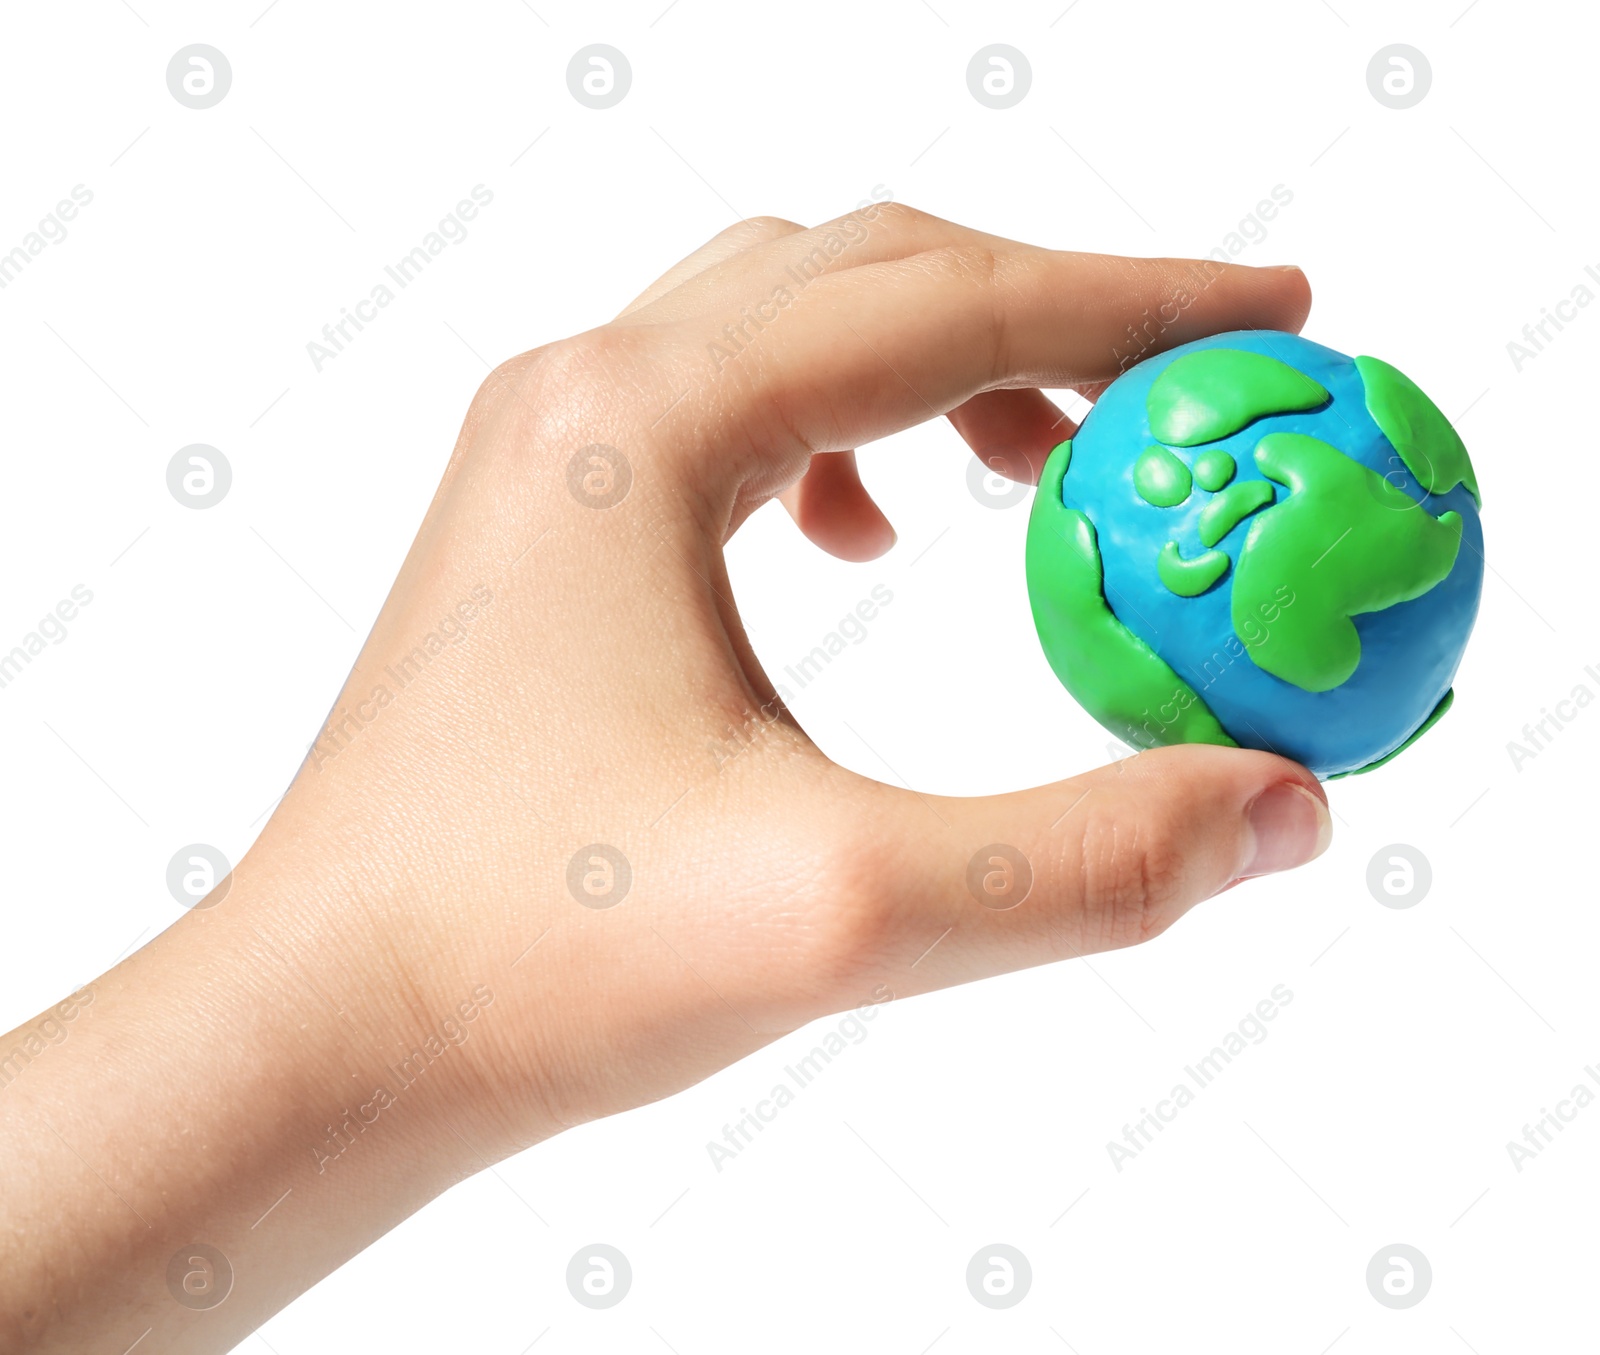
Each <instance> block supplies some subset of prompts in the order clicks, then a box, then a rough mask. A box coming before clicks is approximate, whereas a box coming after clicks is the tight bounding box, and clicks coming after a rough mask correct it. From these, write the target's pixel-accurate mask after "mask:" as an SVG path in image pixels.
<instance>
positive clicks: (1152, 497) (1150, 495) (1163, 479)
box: [1133, 447, 1193, 508]
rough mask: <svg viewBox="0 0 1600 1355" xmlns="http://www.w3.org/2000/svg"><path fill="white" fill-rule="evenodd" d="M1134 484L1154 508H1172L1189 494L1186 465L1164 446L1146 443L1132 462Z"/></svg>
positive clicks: (1189, 485)
mask: <svg viewBox="0 0 1600 1355" xmlns="http://www.w3.org/2000/svg"><path fill="white" fill-rule="evenodd" d="M1133 487H1134V488H1135V489H1136V490H1138V491H1139V497H1140V498H1141V499H1143V500H1144V501H1145V502H1146V503H1148V504H1154V505H1155V506H1156V507H1157V508H1175V507H1176V506H1177V505H1178V504H1180V503H1182V502H1183V501H1184V500H1185V499H1187V498H1188V497H1189V490H1190V489H1191V488H1193V482H1192V481H1191V480H1190V478H1189V468H1188V467H1187V466H1186V465H1184V464H1183V462H1182V461H1180V460H1178V458H1177V457H1176V456H1174V455H1173V454H1172V453H1171V452H1170V451H1168V450H1167V448H1165V447H1146V448H1145V449H1144V451H1142V452H1140V453H1139V459H1138V460H1137V461H1135V462H1134V463H1133Z"/></svg>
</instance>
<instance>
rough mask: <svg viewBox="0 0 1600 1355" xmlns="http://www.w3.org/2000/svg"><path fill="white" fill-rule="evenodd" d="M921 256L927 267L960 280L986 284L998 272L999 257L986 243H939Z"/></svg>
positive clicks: (994, 277)
mask: <svg viewBox="0 0 1600 1355" xmlns="http://www.w3.org/2000/svg"><path fill="white" fill-rule="evenodd" d="M922 258H923V260H924V262H925V264H926V266H927V267H929V268H931V269H935V270H937V271H938V272H940V273H943V274H945V275H946V276H948V277H951V278H953V279H955V280H957V281H961V282H973V283H978V284H981V285H984V286H987V285H989V284H990V283H992V282H994V281H995V279H996V277H997V276H998V274H999V268H1000V264H999V258H998V256H997V255H996V254H995V252H994V250H993V249H992V248H990V247H989V246H988V245H980V244H975V243H971V242H964V243H962V244H958V245H940V246H939V247H938V248H937V249H931V250H929V251H928V252H927V253H926V254H924V255H923V256H922Z"/></svg>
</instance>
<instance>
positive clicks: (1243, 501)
mask: <svg viewBox="0 0 1600 1355" xmlns="http://www.w3.org/2000/svg"><path fill="white" fill-rule="evenodd" d="M1273 497H1274V496H1273V492H1272V486H1271V485H1269V484H1268V483H1267V482H1266V481H1265V480H1240V481H1239V482H1238V483H1237V484H1232V485H1229V486H1228V487H1227V488H1226V489H1225V490H1223V491H1222V493H1220V494H1218V495H1217V497H1216V498H1214V499H1212V500H1211V502H1210V503H1208V504H1207V505H1206V506H1205V507H1204V508H1202V509H1201V510H1200V544H1201V545H1203V546H1214V545H1216V544H1217V542H1219V541H1221V540H1222V538H1223V537H1225V536H1226V535H1227V534H1228V533H1229V532H1231V531H1232V530H1233V529H1234V528H1235V527H1237V526H1238V525H1239V524H1240V523H1241V522H1243V521H1244V520H1245V519H1246V518H1247V517H1249V516H1250V514H1252V513H1253V512H1255V511H1256V509H1258V508H1265V507H1266V506H1267V505H1268V504H1269V503H1271V502H1272V500H1273Z"/></svg>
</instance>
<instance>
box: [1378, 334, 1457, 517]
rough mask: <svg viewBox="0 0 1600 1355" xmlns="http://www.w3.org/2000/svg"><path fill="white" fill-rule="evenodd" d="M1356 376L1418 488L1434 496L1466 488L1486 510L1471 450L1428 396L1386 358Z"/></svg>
mask: <svg viewBox="0 0 1600 1355" xmlns="http://www.w3.org/2000/svg"><path fill="white" fill-rule="evenodd" d="M1356 371H1358V372H1359V373H1360V374H1361V384H1362V385H1363V386H1364V387H1365V388H1366V393H1367V413H1368V414H1370V415H1372V421H1373V422H1374V423H1375V424H1377V425H1378V427H1379V428H1380V429H1381V430H1382V432H1383V435H1384V437H1386V438H1388V439H1389V441H1390V442H1392V443H1393V444H1394V449H1395V451H1397V452H1399V453H1400V459H1401V460H1402V461H1404V462H1405V463H1406V469H1407V470H1408V471H1410V472H1411V474H1412V475H1414V476H1415V477H1416V480H1417V483H1418V484H1419V485H1421V486H1422V487H1423V488H1424V489H1425V490H1427V491H1428V493H1430V494H1448V493H1449V492H1450V491H1451V490H1452V489H1454V488H1455V487H1456V486H1457V485H1465V486H1466V487H1467V492H1468V493H1469V494H1471V495H1472V501H1473V503H1475V504H1477V505H1478V507H1480V508H1482V507H1483V498H1482V496H1481V495H1480V494H1479V493H1478V476H1477V472H1476V471H1474V470H1473V469H1472V458H1471V457H1470V456H1468V455H1467V445H1466V443H1464V442H1462V441H1461V434H1459V433H1457V432H1456V430H1455V428H1454V427H1452V425H1451V423H1450V420H1449V419H1447V418H1445V416H1444V414H1443V412H1442V411H1441V410H1440V409H1439V406H1438V405H1436V404H1434V403H1433V401H1432V400H1430V399H1429V398H1428V395H1427V392H1426V391H1424V390H1423V389H1422V387H1420V386H1419V385H1417V383H1416V382H1415V381H1413V380H1412V379H1411V378H1410V377H1409V376H1407V375H1406V374H1405V373H1404V372H1402V371H1401V370H1400V369H1399V368H1398V367H1391V366H1390V365H1389V364H1388V363H1387V362H1384V361H1383V360H1382V359H1381V358H1366V357H1362V358H1357V359H1356Z"/></svg>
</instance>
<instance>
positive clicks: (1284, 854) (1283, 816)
mask: <svg viewBox="0 0 1600 1355" xmlns="http://www.w3.org/2000/svg"><path fill="white" fill-rule="evenodd" d="M1245 819H1246V821H1247V822H1248V823H1249V825H1250V837H1251V844H1250V850H1249V851H1248V852H1247V853H1246V856H1245V860H1246V862H1247V864H1246V866H1245V868H1244V869H1243V870H1242V871H1240V875H1242V876H1243V875H1271V874H1272V873H1273V872H1274V871H1279V870H1292V869H1293V868H1294V867H1295V866H1303V865H1305V863H1306V862H1307V861H1314V860H1316V858H1317V857H1319V856H1321V855H1322V853H1323V852H1325V851H1326V850H1327V849H1328V843H1329V842H1330V841H1332V839H1333V820H1332V819H1331V818H1329V816H1328V807H1327V805H1325V804H1323V803H1322V800H1321V799H1320V798H1319V797H1318V796H1315V795H1313V794H1312V793H1311V792H1310V791H1309V790H1307V789H1306V788H1305V787H1304V786H1301V785H1297V784H1295V783H1294V782H1292V781H1283V782H1280V783H1279V784H1278V785H1276V786H1272V787H1270V788H1268V789H1267V790H1264V791H1262V792H1261V794H1260V795H1258V796H1256V798H1255V799H1254V800H1253V801H1251V803H1250V807H1249V809H1247V810H1246V811H1245Z"/></svg>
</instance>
